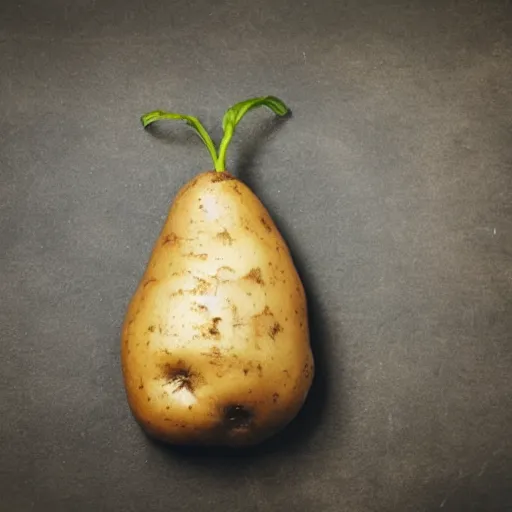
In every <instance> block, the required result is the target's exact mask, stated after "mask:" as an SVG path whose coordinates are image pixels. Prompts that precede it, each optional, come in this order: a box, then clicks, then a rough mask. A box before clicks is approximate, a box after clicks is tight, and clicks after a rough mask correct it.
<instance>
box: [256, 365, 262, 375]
mask: <svg viewBox="0 0 512 512" xmlns="http://www.w3.org/2000/svg"><path fill="white" fill-rule="evenodd" d="M256 368H257V369H258V375H259V376H260V377H261V376H262V375H263V367H262V366H261V364H260V363H258V366H256Z"/></svg>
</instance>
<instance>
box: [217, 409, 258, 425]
mask: <svg viewBox="0 0 512 512" xmlns="http://www.w3.org/2000/svg"><path fill="white" fill-rule="evenodd" d="M222 416H223V424H224V426H225V427H226V428H228V429H230V430H239V429H247V428H249V427H250V425H251V423H252V420H253V418H254V414H253V413H252V411H250V410H249V409H248V408H247V407H244V406H243V405H239V404H236V405H228V406H227V407H224V410H223V411H222Z"/></svg>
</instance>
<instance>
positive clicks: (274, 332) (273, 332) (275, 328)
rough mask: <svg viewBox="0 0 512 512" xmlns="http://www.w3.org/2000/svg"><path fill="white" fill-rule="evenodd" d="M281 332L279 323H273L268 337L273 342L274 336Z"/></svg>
mask: <svg viewBox="0 0 512 512" xmlns="http://www.w3.org/2000/svg"><path fill="white" fill-rule="evenodd" d="M282 330H283V328H282V327H281V324H280V323H279V322H275V323H274V325H272V326H271V327H270V329H269V331H268V334H269V336H270V337H271V338H272V339H273V340H275V339H276V336H277V335H278V334H279V333H280V332H281V331H282Z"/></svg>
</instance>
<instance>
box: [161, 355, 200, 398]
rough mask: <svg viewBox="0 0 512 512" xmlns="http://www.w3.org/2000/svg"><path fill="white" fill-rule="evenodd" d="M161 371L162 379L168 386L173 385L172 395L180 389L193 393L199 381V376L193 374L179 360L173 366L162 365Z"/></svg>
mask: <svg viewBox="0 0 512 512" xmlns="http://www.w3.org/2000/svg"><path fill="white" fill-rule="evenodd" d="M162 370H163V378H164V379H165V380H167V381H168V382H169V384H174V386H175V387H174V389H173V393H177V392H178V391H181V390H182V389H186V390H188V391H190V392H193V391H194V388H195V386H196V385H197V383H198V382H199V380H200V376H199V374H197V373H195V372H193V371H192V370H191V368H190V367H186V366H185V365H184V362H183V361H182V360H181V359H180V360H179V361H178V362H177V363H176V365H174V366H173V365H171V364H165V365H163V367H162Z"/></svg>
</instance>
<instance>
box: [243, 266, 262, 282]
mask: <svg viewBox="0 0 512 512" xmlns="http://www.w3.org/2000/svg"><path fill="white" fill-rule="evenodd" d="M244 279H249V280H251V281H254V282H255V283H257V284H261V285H263V284H265V282H264V281H263V276H262V275H261V269H260V268H259V267H257V268H252V269H251V270H250V271H249V273H248V274H247V275H246V276H245V277H244Z"/></svg>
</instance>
